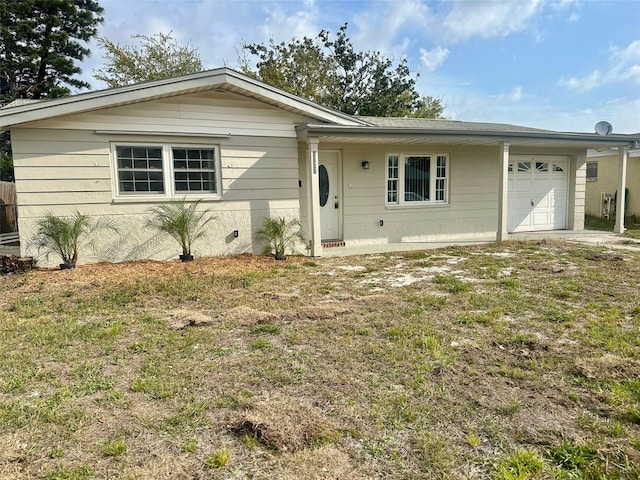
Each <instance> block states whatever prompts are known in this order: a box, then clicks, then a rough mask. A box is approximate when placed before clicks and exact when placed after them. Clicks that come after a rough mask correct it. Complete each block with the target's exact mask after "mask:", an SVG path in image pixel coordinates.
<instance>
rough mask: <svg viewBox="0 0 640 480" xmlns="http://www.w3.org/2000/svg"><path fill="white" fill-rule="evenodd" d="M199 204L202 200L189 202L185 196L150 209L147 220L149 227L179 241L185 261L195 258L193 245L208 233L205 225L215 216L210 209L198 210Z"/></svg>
mask: <svg viewBox="0 0 640 480" xmlns="http://www.w3.org/2000/svg"><path fill="white" fill-rule="evenodd" d="M199 204H200V200H196V201H195V202H187V201H186V199H184V198H183V199H182V200H174V201H171V202H169V203H166V204H164V205H159V206H157V207H152V208H151V209H149V212H150V213H151V217H150V218H149V219H148V220H147V227H149V228H153V229H155V230H158V231H159V232H161V233H166V234H168V235H169V236H170V237H171V238H173V239H174V240H175V241H176V242H178V243H179V244H180V247H181V248H182V255H180V260H182V261H183V262H188V261H191V260H193V255H191V246H192V245H193V243H194V242H195V241H196V240H198V239H199V238H202V237H204V236H205V235H206V234H207V231H206V230H205V226H206V225H207V224H208V223H209V222H210V221H212V220H213V219H214V218H215V217H213V216H211V215H210V210H209V209H207V210H200V211H198V205H199Z"/></svg>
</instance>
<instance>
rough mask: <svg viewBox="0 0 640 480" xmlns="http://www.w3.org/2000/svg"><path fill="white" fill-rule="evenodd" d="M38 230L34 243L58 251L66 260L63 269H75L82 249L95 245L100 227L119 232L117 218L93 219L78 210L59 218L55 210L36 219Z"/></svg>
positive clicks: (52, 251) (62, 265)
mask: <svg viewBox="0 0 640 480" xmlns="http://www.w3.org/2000/svg"><path fill="white" fill-rule="evenodd" d="M36 228H37V233H36V235H35V237H34V239H33V240H32V242H33V243H34V244H35V245H36V246H37V248H38V250H43V249H44V250H47V254H46V256H47V258H48V257H49V254H51V253H56V254H57V255H59V256H60V258H61V259H62V262H63V263H61V264H60V268H61V269H67V268H74V267H75V266H76V262H77V261H78V252H79V251H80V249H81V248H83V247H85V246H89V247H93V240H92V238H91V237H93V236H94V235H95V234H96V233H97V232H98V231H99V230H104V229H109V230H113V231H116V232H117V229H116V227H115V226H114V224H113V220H111V219H104V218H97V219H94V218H91V217H90V216H88V215H85V214H82V213H80V212H79V211H78V210H75V211H74V212H73V214H72V215H71V216H69V217H58V216H56V215H54V214H53V213H51V212H48V213H46V214H45V216H44V217H43V218H41V219H39V220H38V221H37V222H36Z"/></svg>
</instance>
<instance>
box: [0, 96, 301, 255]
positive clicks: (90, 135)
mask: <svg viewBox="0 0 640 480" xmlns="http://www.w3.org/2000/svg"><path fill="white" fill-rule="evenodd" d="M303 120H307V119H305V118H303V117H299V116H296V115H293V114H291V113H288V112H284V111H281V110H278V109H276V108H273V107H269V106H266V105H264V104H261V103H259V102H256V101H252V100H247V99H244V98H242V97H239V96H237V95H233V94H224V93H213V94H211V93H209V94H198V95H190V96H186V97H180V98H173V99H165V100H158V101H153V102H147V103H144V104H140V105H131V106H126V107H117V108H111V109H107V110H104V111H101V112H94V113H91V114H78V115H73V116H68V117H63V118H61V119H59V120H56V121H47V122H39V123H33V124H31V125H29V126H28V127H23V128H14V129H12V145H13V151H14V167H15V175H16V180H17V196H18V205H19V207H18V215H19V221H20V225H19V229H20V232H21V235H22V238H30V237H31V236H32V235H33V233H34V223H35V222H36V221H37V220H38V219H39V218H41V217H42V215H43V214H44V213H45V212H47V211H51V212H52V213H54V214H56V215H68V214H70V213H71V212H73V211H74V210H75V209H78V210H79V211H80V212H82V213H86V214H89V215H94V216H104V215H107V216H110V217H112V218H113V219H115V221H116V224H117V226H118V229H119V232H118V233H108V234H107V233H105V234H102V235H100V236H99V238H98V241H97V242H96V248H95V251H93V252H89V251H86V252H81V254H80V263H82V262H90V261H100V260H108V261H119V260H124V259H128V258H156V259H169V258H176V257H177V254H178V253H180V252H179V247H178V245H177V244H175V243H174V242H173V240H169V239H166V240H164V241H160V242H159V241H157V238H155V237H154V236H155V233H154V232H153V231H151V230H149V229H147V228H144V226H143V224H144V219H145V217H146V215H147V214H148V209H149V207H150V206H152V205H155V204H156V203H157V201H158V199H155V198H149V199H136V200H135V201H134V200H132V199H126V198H122V197H120V198H118V197H116V195H115V186H114V185H115V183H114V180H113V179H114V178H115V166H114V161H113V159H112V156H111V145H112V144H113V143H120V144H128V143H141V144H145V145H155V144H180V145H190V144H194V145H199V146H202V145H205V146H206V145H215V146H216V147H218V148H219V150H220V157H221V158H220V159H221V170H222V171H221V174H222V192H223V194H222V197H221V198H220V199H216V200H205V201H203V202H202V207H203V208H208V209H211V211H212V214H213V215H214V217H215V220H214V221H213V222H211V223H210V224H209V227H208V235H207V237H206V238H205V239H203V240H200V241H198V242H197V243H196V244H195V246H194V248H193V253H194V254H195V255H200V256H202V255H219V254H231V253H241V252H255V253H258V252H259V251H260V250H261V248H262V246H261V245H258V244H257V243H256V242H255V241H253V236H254V233H255V231H256V230H257V229H258V228H260V227H261V226H262V224H263V221H264V218H265V217H267V216H280V215H282V216H287V217H298V216H299V214H300V211H299V200H298V198H299V193H298V145H297V139H296V134H295V124H296V123H299V122H301V121H303ZM96 130H103V131H104V130H120V131H122V130H130V131H135V132H146V131H150V132H158V131H159V130H160V131H166V132H168V133H167V134H166V135H158V134H157V133H154V134H153V135H146V134H144V133H140V134H136V135H121V134H115V133H111V134H105V133H95V132H96ZM169 132H170V133H169ZM212 132H213V133H218V134H219V133H221V132H224V133H225V134H228V137H226V138H211V137H207V136H202V137H200V136H193V135H194V134H204V135H207V134H211V133H212ZM181 134H184V135H181ZM160 201H162V199H160ZM234 230H238V231H239V237H238V238H234V237H233V231H234ZM21 248H22V254H23V255H27V254H28V255H34V256H36V257H38V258H39V262H40V265H54V264H56V263H58V259H57V258H54V257H52V258H51V259H50V260H49V261H47V260H46V259H45V258H43V257H42V256H41V255H39V254H38V252H37V251H35V250H34V248H33V247H32V246H30V245H29V244H28V242H25V241H23V242H22V245H21Z"/></svg>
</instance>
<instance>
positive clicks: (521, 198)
mask: <svg viewBox="0 0 640 480" xmlns="http://www.w3.org/2000/svg"><path fill="white" fill-rule="evenodd" d="M568 172H569V157H566V156H551V155H535V156H534V155H529V156H528V155H513V156H511V158H510V161H509V193H508V203H507V204H508V207H507V210H508V212H507V216H508V222H507V228H508V231H509V232H533V231H544V230H563V229H566V228H568V225H567V223H568V211H569V210H568V205H569V176H568Z"/></svg>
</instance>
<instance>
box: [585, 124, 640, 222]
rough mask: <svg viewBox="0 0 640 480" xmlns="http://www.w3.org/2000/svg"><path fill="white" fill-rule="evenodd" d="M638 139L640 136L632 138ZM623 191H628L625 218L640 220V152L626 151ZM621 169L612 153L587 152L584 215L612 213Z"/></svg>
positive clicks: (613, 151) (614, 153)
mask: <svg viewBox="0 0 640 480" xmlns="http://www.w3.org/2000/svg"><path fill="white" fill-rule="evenodd" d="M634 137H640V134H637V135H634ZM627 162H628V163H627V178H626V189H627V192H628V198H627V199H626V201H627V215H628V216H631V215H635V216H637V217H640V149H633V150H630V151H629V157H628V161H627ZM619 178H620V168H619V159H618V152H617V151H615V150H604V151H600V152H599V151H597V150H589V152H588V153H587V189H586V192H587V196H586V203H585V212H586V213H587V214H588V215H594V216H596V217H601V216H607V215H609V216H610V214H611V213H612V212H613V211H614V209H615V207H614V201H615V197H616V193H617V191H618V183H619Z"/></svg>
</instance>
